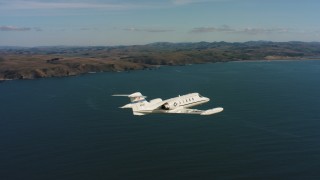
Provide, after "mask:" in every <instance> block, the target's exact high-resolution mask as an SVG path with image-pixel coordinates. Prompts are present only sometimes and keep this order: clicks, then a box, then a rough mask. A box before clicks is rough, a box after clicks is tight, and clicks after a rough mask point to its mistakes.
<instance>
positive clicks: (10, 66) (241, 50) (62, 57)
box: [0, 41, 320, 81]
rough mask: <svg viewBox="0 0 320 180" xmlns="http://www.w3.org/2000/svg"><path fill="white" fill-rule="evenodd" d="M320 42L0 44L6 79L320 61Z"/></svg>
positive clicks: (0, 65) (1, 67)
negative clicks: (266, 62)
mask: <svg viewBox="0 0 320 180" xmlns="http://www.w3.org/2000/svg"><path fill="white" fill-rule="evenodd" d="M319 49H320V43H307V42H260V41H250V42H244V43H227V42H212V43H209V42H199V43H152V44H147V45H133V46H116V47H100V46H99V47H95V46H93V47H90V46H89V47H64V46H61V47H60V46H57V47H34V48H11V49H10V48H1V47H0V81H4V80H18V79H37V78H49V77H68V76H77V75H81V74H87V73H96V72H123V71H134V70H146V69H154V68H157V67H159V66H185V65H189V64H205V63H218V62H252V61H299V60H319V59H320V51H319Z"/></svg>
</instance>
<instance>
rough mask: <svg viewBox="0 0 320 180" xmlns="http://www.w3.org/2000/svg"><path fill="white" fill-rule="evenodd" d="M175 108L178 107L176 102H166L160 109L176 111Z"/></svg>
mask: <svg viewBox="0 0 320 180" xmlns="http://www.w3.org/2000/svg"><path fill="white" fill-rule="evenodd" d="M177 107H178V104H177V103H176V102H167V103H164V104H163V105H162V106H161V108H162V109H164V110H172V109H176V108H177Z"/></svg>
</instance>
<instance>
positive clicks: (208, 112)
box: [167, 107, 223, 115]
mask: <svg viewBox="0 0 320 180" xmlns="http://www.w3.org/2000/svg"><path fill="white" fill-rule="evenodd" d="M221 111H223V108H222V107H217V108H213V109H208V110H198V109H185V108H181V109H174V110H170V111H167V113H177V114H200V115H212V114H216V113H219V112H221Z"/></svg>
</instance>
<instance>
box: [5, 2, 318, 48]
mask: <svg viewBox="0 0 320 180" xmlns="http://www.w3.org/2000/svg"><path fill="white" fill-rule="evenodd" d="M319 9H320V1H319V0H0V45H2V46H3V45H10V46H40V45H80V46H82V45H132V44H147V43H152V42H164V41H165V42H198V41H208V42H213V41H227V42H243V41H251V40H270V41H320V20H319V19H320V10H319Z"/></svg>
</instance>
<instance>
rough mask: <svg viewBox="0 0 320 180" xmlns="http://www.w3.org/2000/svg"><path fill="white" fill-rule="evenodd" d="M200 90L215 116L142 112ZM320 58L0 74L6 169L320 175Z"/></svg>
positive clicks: (117, 174)
mask: <svg viewBox="0 0 320 180" xmlns="http://www.w3.org/2000/svg"><path fill="white" fill-rule="evenodd" d="M136 91H140V92H141V93H143V94H144V95H146V96H148V99H153V98H157V97H161V98H163V99H166V98H170V97H173V96H177V95H179V94H180V95H182V94H186V93H190V92H199V93H200V94H202V95H204V96H206V97H209V98H210V99H211V101H210V102H208V103H207V104H205V105H202V106H199V107H197V108H198V109H208V108H212V107H217V106H222V107H224V109H225V110H224V111H223V112H222V113H219V114H216V115H212V116H198V115H170V114H168V115H164V114H152V115H148V116H142V117H137V116H133V115H132V112H131V111H130V110H129V109H119V108H118V107H120V106H122V105H124V104H127V103H128V99H127V98H124V97H112V96H111V95H112V94H116V93H117V94H119V93H125V94H128V93H133V92H136ZM319 129H320V61H276V62H274V61H273V62H268V61H263V62H228V63H215V64H203V65H190V66H180V67H179V66H176V67H161V68H160V69H157V70H146V71H132V72H122V73H97V74H88V75H83V76H77V77H68V78H49V79H39V80H24V81H9V82H5V83H0V179H4V180H13V179H14V180H16V179H33V180H34V179H46V180H50V179H59V180H63V179H68V180H69V179H77V180H78V179H320V171H319V168H320V130H319Z"/></svg>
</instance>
